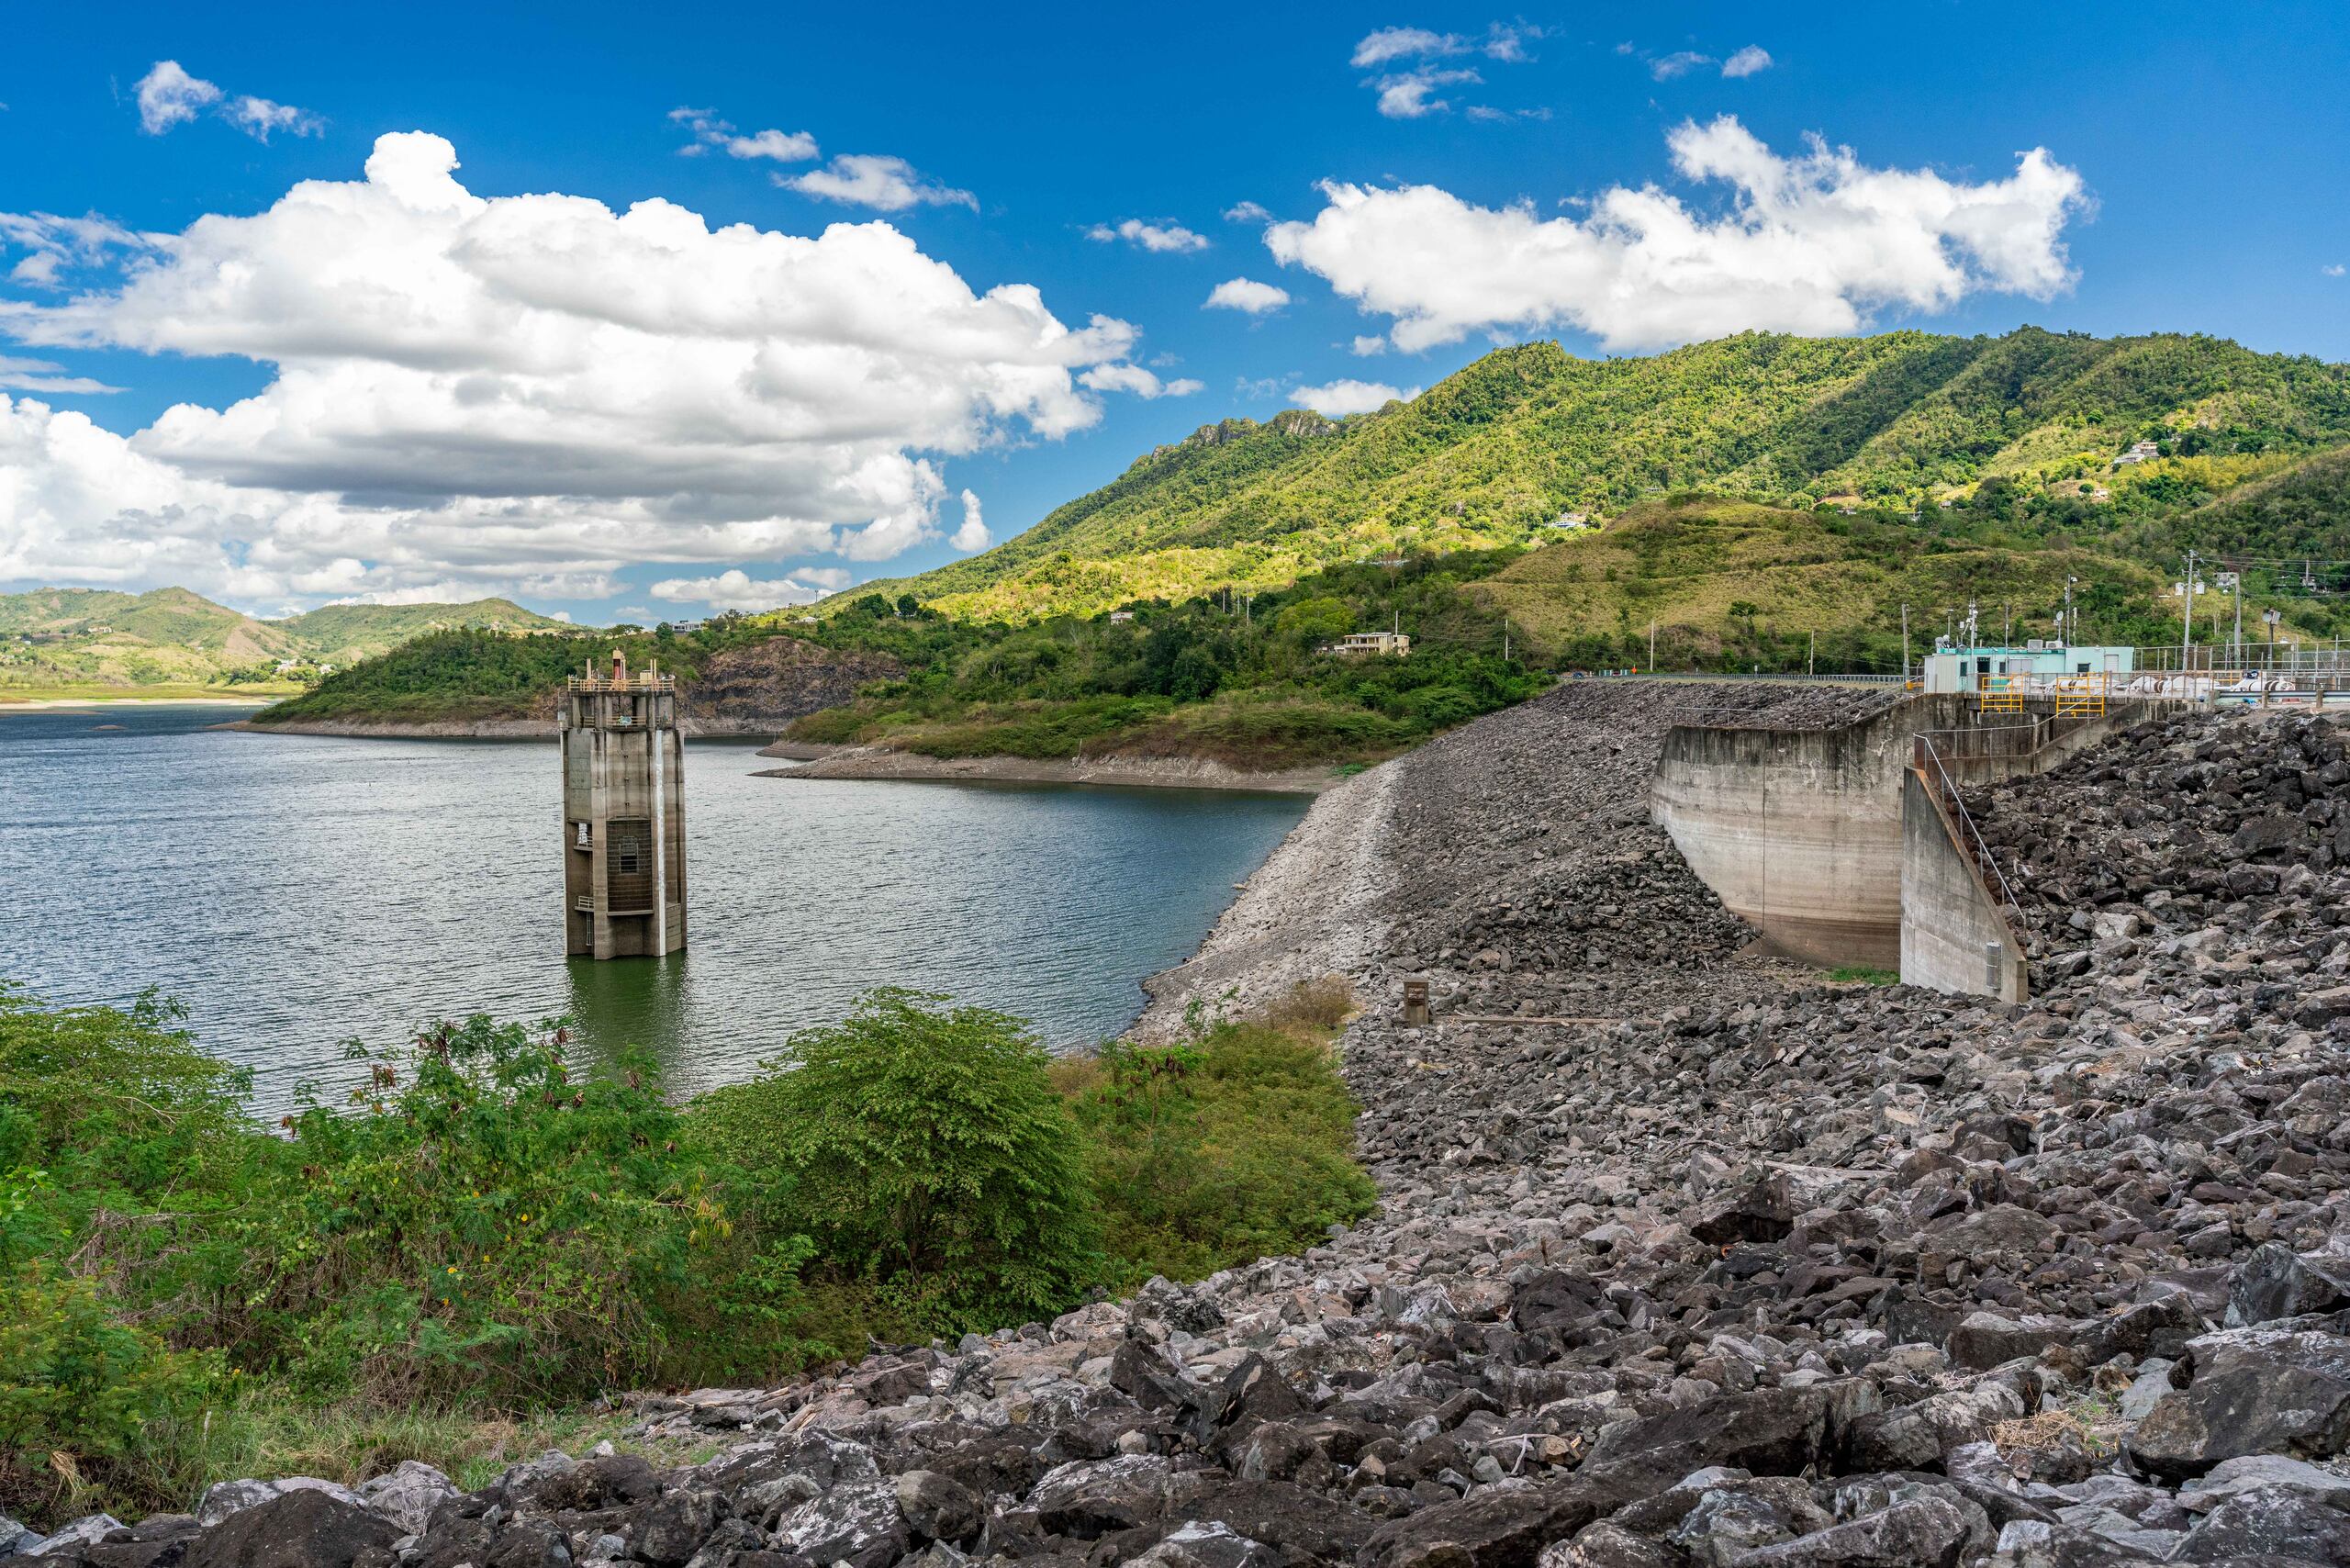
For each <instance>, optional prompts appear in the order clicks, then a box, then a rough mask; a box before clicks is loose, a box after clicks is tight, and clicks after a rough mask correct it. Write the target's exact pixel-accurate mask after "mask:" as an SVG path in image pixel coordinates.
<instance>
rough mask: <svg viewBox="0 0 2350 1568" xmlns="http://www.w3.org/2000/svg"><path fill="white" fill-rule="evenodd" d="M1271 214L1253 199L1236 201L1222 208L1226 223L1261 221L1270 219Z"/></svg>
mask: <svg viewBox="0 0 2350 1568" xmlns="http://www.w3.org/2000/svg"><path fill="white" fill-rule="evenodd" d="M1272 216H1273V215H1272V214H1271V213H1270V211H1268V210H1266V208H1265V207H1262V206H1260V205H1259V204H1258V203H1256V202H1253V201H1237V202H1234V203H1233V204H1232V205H1231V206H1230V207H1225V209H1224V220H1225V222H1226V223H1263V222H1267V221H1268V220H1270V218H1272Z"/></svg>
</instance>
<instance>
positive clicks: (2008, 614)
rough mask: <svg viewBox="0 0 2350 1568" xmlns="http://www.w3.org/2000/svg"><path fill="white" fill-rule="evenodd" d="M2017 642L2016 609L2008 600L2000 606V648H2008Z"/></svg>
mask: <svg viewBox="0 0 2350 1568" xmlns="http://www.w3.org/2000/svg"><path fill="white" fill-rule="evenodd" d="M2015 640H2016V607H2015V605H2014V604H2013V603H2012V602H2010V601H2008V600H2004V599H2003V600H2001V601H2000V604H1999V646H2001V647H2003V648H2004V647H2006V646H2007V645H2008V644H2010V643H2012V642H2014V641H2015Z"/></svg>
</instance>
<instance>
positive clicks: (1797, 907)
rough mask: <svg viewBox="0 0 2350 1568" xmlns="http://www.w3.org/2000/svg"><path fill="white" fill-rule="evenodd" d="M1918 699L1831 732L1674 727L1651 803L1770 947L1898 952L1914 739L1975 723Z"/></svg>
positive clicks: (1821, 956) (1839, 958)
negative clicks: (1904, 794)
mask: <svg viewBox="0 0 2350 1568" xmlns="http://www.w3.org/2000/svg"><path fill="white" fill-rule="evenodd" d="M1974 711H1975V700H1974V699H1973V698H1970V697H1964V696H1934V697H1920V698H1916V699H1913V700H1909V701H1907V702H1903V703H1900V704H1898V705H1897V706H1896V707H1894V708H1892V709H1891V710H1889V711H1886V712H1884V713H1880V714H1878V715H1877V716H1876V717H1874V718H1871V719H1864V720H1863V721H1861V722H1859V723H1856V724H1847V725H1844V726H1842V727H1841V728H1839V729H1832V730H1817V729H1815V730H1779V729H1730V728H1722V727H1717V726H1714V725H1710V724H1682V725H1677V726H1675V727H1674V728H1673V731H1672V732H1671V733H1670V734H1667V735H1666V736H1665V741H1664V749H1663V753H1662V756H1660V757H1659V758H1658V761H1657V769H1656V777H1655V778H1654V779H1653V780H1652V781H1651V784H1650V787H1649V808H1650V814H1651V816H1652V817H1653V818H1654V819H1655V821H1656V823H1657V824H1658V825H1659V826H1660V827H1662V828H1663V829H1664V830H1665V831H1666V832H1667V833H1669V834H1672V835H1673V844H1674V845H1675V846H1678V847H1679V849H1680V851H1681V856H1682V858H1683V859H1684V860H1686V861H1688V862H1689V867H1690V869H1692V870H1694V871H1695V872H1696V873H1697V875H1698V876H1699V877H1700V878H1701V879H1704V881H1705V883H1706V885H1707V887H1710V888H1712V889H1713V890H1714V891H1715V893H1716V894H1717V895H1718V896H1719V898H1720V899H1721V901H1722V902H1723V903H1724V904H1725V905H1727V906H1728V907H1729V911H1730V913H1733V914H1736V915H1738V916H1739V917H1740V918H1741V919H1743V920H1744V921H1745V922H1746V923H1747V924H1750V925H1751V926H1753V927H1754V928H1755V929H1756V930H1758V931H1760V932H1762V935H1763V936H1764V937H1765V938H1766V939H1768V940H1769V942H1770V943H1771V944H1772V946H1775V947H1777V948H1779V949H1780V950H1781V951H1783V952H1785V953H1788V954H1791V955H1793V956H1794V957H1796V958H1803V959H1806V960H1807V961H1809V962H1812V963H1817V964H1822V965H1827V966H1830V967H1837V966H1842V965H1865V966H1868V967H1870V968H1874V969H1892V968H1894V967H1895V966H1896V965H1897V964H1898V963H1899V962H1900V961H1901V778H1902V775H1903V774H1905V773H1906V772H1908V767H1909V756H1910V749H1911V746H1910V737H1911V736H1913V735H1915V734H1917V733H1918V732H1919V731H1920V730H1938V729H1955V728H1958V727H1960V726H1962V725H1966V724H1968V723H1969V722H1970V721H1971V719H1972V716H1973V714H1974Z"/></svg>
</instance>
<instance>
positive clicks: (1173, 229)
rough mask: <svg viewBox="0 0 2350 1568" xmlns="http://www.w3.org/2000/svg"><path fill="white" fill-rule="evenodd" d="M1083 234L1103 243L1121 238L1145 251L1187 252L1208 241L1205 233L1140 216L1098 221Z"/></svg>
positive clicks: (1204, 244) (1206, 246) (1196, 249)
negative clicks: (1145, 220) (1150, 220)
mask: <svg viewBox="0 0 2350 1568" xmlns="http://www.w3.org/2000/svg"><path fill="white" fill-rule="evenodd" d="M1085 237H1086V238H1087V239H1089V240H1096V241H1101V242H1102V243H1103V244H1107V243H1109V242H1110V241H1113V240H1124V241H1125V242H1126V243H1127V244H1129V245H1134V246H1136V247H1138V248H1140V249H1142V250H1145V251H1156V252H1174V253H1176V254H1179V255H1180V254H1182V253H1184V252H1190V251H1204V250H1206V249H1207V248H1208V243H1209V241H1208V237H1207V236H1206V235H1204V234H1199V233H1194V232H1193V231H1192V230H1189V229H1186V228H1184V227H1183V226H1182V225H1181V224H1180V223H1163V224H1162V223H1145V222H1144V221H1143V220H1142V219H1141V218H1126V219H1125V220H1124V221H1122V222H1119V223H1116V224H1109V223H1097V224H1095V225H1094V226H1093V227H1092V228H1091V229H1088V230H1086V231H1085Z"/></svg>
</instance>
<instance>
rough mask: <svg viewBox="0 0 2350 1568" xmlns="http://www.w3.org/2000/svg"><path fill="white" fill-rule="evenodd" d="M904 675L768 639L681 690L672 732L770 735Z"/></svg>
mask: <svg viewBox="0 0 2350 1568" xmlns="http://www.w3.org/2000/svg"><path fill="white" fill-rule="evenodd" d="M905 673H906V671H905V666H903V665H901V664H900V663H899V662H898V661H897V660H896V659H894V658H892V657H890V655H887V654H874V653H865V652H860V651H857V650H854V649H839V648H828V647H825V646H824V645H823V644H821V643H811V642H809V641H808V640H806V639H805V638H801V637H770V638H768V639H767V641H766V642H764V643H754V644H750V645H749V646H747V647H740V648H729V649H727V650H726V651H725V652H723V653H722V654H717V655H712V656H711V658H710V659H708V660H706V661H705V662H704V663H703V665H702V667H701V672H700V674H699V676H698V677H697V678H694V679H692V680H690V681H688V682H686V683H685V690H684V694H683V698H682V700H681V701H680V702H679V704H678V709H679V712H678V727H679V728H680V729H682V730H684V731H685V733H686V734H689V735H772V734H775V733H776V732H777V731H778V730H780V729H782V728H783V727H784V726H785V725H787V724H789V723H790V722H791V721H792V720H794V719H798V718H802V717H804V716H806V715H807V714H810V713H813V712H816V711H820V710H822V709H825V708H836V707H839V706H840V705H841V704H842V703H844V702H847V701H850V700H854V699H855V698H856V689H857V688H858V687H860V686H863V685H865V684H866V683H867V682H868V681H876V680H895V679H897V678H899V677H901V676H902V675H904V674H905Z"/></svg>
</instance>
